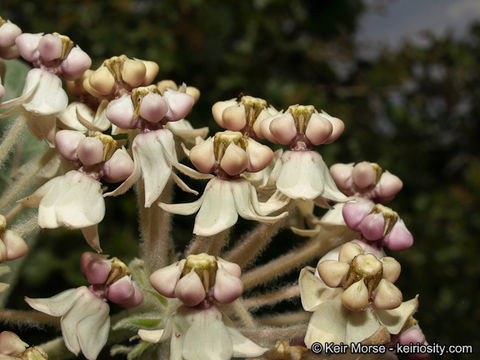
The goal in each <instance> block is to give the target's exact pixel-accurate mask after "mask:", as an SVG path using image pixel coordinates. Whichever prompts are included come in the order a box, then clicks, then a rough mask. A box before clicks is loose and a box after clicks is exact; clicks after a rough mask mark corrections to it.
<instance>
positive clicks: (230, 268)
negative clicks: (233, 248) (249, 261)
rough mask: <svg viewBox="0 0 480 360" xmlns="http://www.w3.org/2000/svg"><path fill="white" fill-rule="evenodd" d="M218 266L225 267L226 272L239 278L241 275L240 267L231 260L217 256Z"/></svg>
mask: <svg viewBox="0 0 480 360" xmlns="http://www.w3.org/2000/svg"><path fill="white" fill-rule="evenodd" d="M217 263H218V267H220V268H222V269H225V270H226V271H227V272H229V273H230V274H232V275H233V276H236V277H238V278H240V276H242V268H241V267H240V266H238V264H235V263H233V262H230V261H227V260H223V259H222V258H217Z"/></svg>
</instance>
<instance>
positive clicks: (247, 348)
mask: <svg viewBox="0 0 480 360" xmlns="http://www.w3.org/2000/svg"><path fill="white" fill-rule="evenodd" d="M227 331H228V333H229V334H230V339H231V340H232V342H233V354H232V356H233V357H257V356H260V355H262V354H263V353H265V352H266V351H267V350H268V349H266V348H263V347H261V346H259V345H257V344H255V343H254V342H253V341H251V340H250V339H247V338H246V337H245V336H243V335H242V334H241V333H240V331H238V330H237V329H234V328H231V327H228V326H227Z"/></svg>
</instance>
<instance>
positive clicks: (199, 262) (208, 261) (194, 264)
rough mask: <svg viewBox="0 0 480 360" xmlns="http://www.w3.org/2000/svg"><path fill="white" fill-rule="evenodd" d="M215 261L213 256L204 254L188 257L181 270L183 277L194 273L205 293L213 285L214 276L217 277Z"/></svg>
mask: <svg viewBox="0 0 480 360" xmlns="http://www.w3.org/2000/svg"><path fill="white" fill-rule="evenodd" d="M217 269H218V264H217V259H216V258H215V256H211V255H208V254H206V253H201V254H196V255H189V256H187V261H186V262H185V266H184V268H183V276H185V275H187V274H188V273H190V271H192V270H193V271H195V272H196V273H197V275H198V276H199V277H200V279H201V280H202V284H203V287H204V288H205V292H208V290H209V289H210V288H211V287H212V286H213V285H215V276H216V275H217Z"/></svg>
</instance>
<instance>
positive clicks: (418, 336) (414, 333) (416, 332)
mask: <svg viewBox="0 0 480 360" xmlns="http://www.w3.org/2000/svg"><path fill="white" fill-rule="evenodd" d="M398 342H399V343H400V344H401V345H409V344H417V343H419V344H425V342H426V339H425V335H424V334H423V332H422V329H420V327H419V326H418V325H415V326H412V327H410V328H408V329H407V330H405V331H404V332H402V333H401V334H400V335H399V337H398ZM407 357H408V358H409V359H424V358H426V357H428V354H409V355H407Z"/></svg>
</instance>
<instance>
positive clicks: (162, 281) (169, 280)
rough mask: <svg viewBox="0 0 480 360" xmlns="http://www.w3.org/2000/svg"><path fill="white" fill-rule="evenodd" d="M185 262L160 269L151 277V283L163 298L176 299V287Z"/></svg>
mask: <svg viewBox="0 0 480 360" xmlns="http://www.w3.org/2000/svg"><path fill="white" fill-rule="evenodd" d="M184 265H185V260H181V261H178V262H176V263H174V264H172V265H169V266H166V267H164V268H161V269H158V270H156V271H155V272H153V273H152V274H151V275H150V283H151V284H152V286H153V287H154V288H155V290H157V291H158V292H159V293H160V294H162V295H163V296H166V297H169V298H173V297H175V287H176V286H177V282H178V280H179V279H180V276H181V275H182V271H183V267H184Z"/></svg>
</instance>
